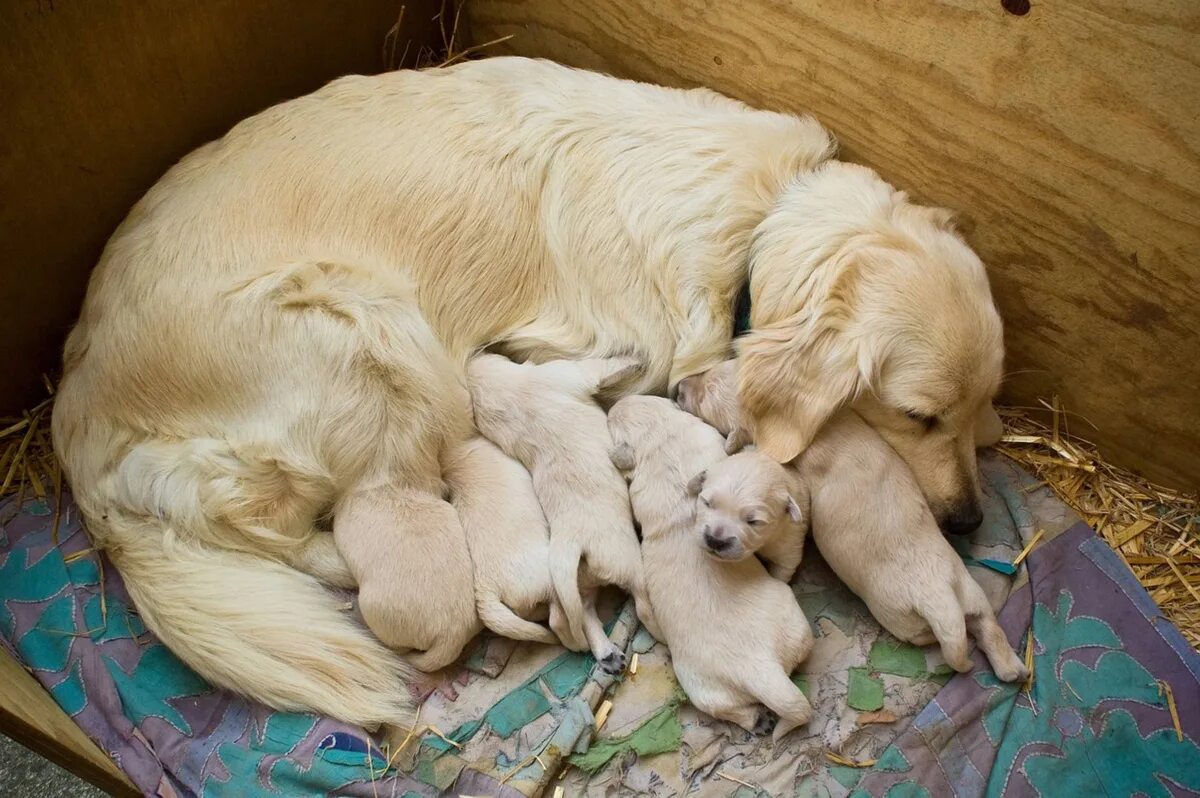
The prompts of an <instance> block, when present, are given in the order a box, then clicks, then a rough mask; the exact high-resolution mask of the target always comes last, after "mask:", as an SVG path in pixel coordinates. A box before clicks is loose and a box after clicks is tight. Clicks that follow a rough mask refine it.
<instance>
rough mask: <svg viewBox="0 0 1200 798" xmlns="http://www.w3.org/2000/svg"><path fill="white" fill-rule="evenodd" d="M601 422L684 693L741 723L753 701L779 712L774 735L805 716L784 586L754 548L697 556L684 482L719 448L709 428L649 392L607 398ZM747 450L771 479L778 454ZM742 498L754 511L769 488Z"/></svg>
mask: <svg viewBox="0 0 1200 798" xmlns="http://www.w3.org/2000/svg"><path fill="white" fill-rule="evenodd" d="M609 429H610V430H611V431H612V435H613V442H614V462H616V463H617V464H618V465H619V466H621V467H622V468H624V469H627V470H629V471H630V473H631V482H630V485H629V497H630V500H631V502H632V503H633V511H634V515H635V516H636V517H637V519H638V521H639V522H641V525H642V557H643V560H644V562H645V567H646V583H647V588H648V590H649V592H650V599H651V601H652V602H653V604H654V611H655V617H656V618H657V619H658V623H659V625H660V626H661V628H662V633H663V635H664V636H663V638H662V639H663V640H664V642H666V644H667V646H668V647H669V648H670V650H671V663H672V665H673V666H674V668H675V674H676V676H677V677H678V678H679V684H680V686H681V687H683V689H684V691H685V692H686V693H687V694H688V698H689V699H690V700H691V702H692V703H693V704H695V705H696V707H697V708H698V709H700V710H701V711H703V712H707V713H708V714H710V715H712V716H713V717H716V718H721V719H722V720H727V721H730V722H732V723H736V724H737V725H738V726H741V727H742V728H744V729H747V730H749V731H763V730H764V726H765V725H766V724H764V718H763V714H762V712H761V706H763V705H765V706H766V707H767V708H768V709H770V710H771V711H772V712H774V713H775V714H777V715H778V716H779V719H780V721H779V724H778V726H776V728H775V739H776V740H778V739H779V738H780V737H782V736H783V735H784V734H786V733H787V732H789V731H790V730H792V729H794V728H796V727H797V726H802V725H804V724H806V723H808V721H809V718H810V717H811V715H812V708H811V707H810V706H809V704H808V701H807V699H805V697H804V694H803V693H801V692H800V689H799V688H798V687H796V685H795V684H793V683H792V681H791V680H790V678H789V676H790V674H791V672H792V671H793V670H795V668H796V666H797V665H799V664H800V662H801V661H803V659H804V658H805V657H806V656H808V652H809V651H810V650H811V649H812V644H813V636H812V630H811V629H810V628H809V625H808V620H807V619H806V618H805V617H804V613H803V612H802V611H801V610H800V606H799V605H798V604H797V603H796V598H795V596H794V595H793V594H792V591H791V589H790V588H789V587H788V586H787V585H786V584H784V583H783V582H780V581H779V580H777V579H774V578H772V577H771V576H770V575H768V574H767V571H766V569H764V568H763V566H762V564H760V563H759V562H758V560H756V559H755V558H754V557H747V558H744V559H742V560H738V561H725V560H719V559H716V558H714V557H709V556H707V555H706V554H705V550H704V548H703V545H702V543H701V538H702V536H703V533H702V531H701V528H700V527H701V526H702V522H700V521H699V520H698V517H697V509H698V506H699V505H698V502H697V499H696V496H695V495H694V494H693V492H692V490H691V488H690V484H691V483H692V482H693V481H694V478H695V475H696V473H697V470H698V469H699V470H701V471H702V470H703V469H705V468H708V467H710V466H712V465H713V464H715V463H719V462H720V461H721V460H723V459H724V458H725V454H724V447H723V441H722V438H721V434H720V433H719V432H717V431H716V430H715V429H713V428H712V427H710V426H708V425H707V424H705V423H704V422H702V421H700V420H699V419H698V418H696V417H694V416H691V415H688V414H687V413H685V412H683V411H682V410H680V409H679V408H678V407H676V406H675V405H674V404H673V403H672V402H671V401H670V400H668V399H663V398H660V397H652V396H631V397H628V398H625V399H622V400H621V401H619V402H617V404H616V405H614V406H613V408H612V411H611V412H610V413H609ZM758 456H759V457H760V458H761V461H762V466H763V468H764V469H765V470H770V469H774V471H776V472H778V474H777V476H778V478H779V480H782V479H783V468H782V467H781V466H780V465H779V464H777V463H775V462H773V461H771V460H770V459H769V458H767V457H766V456H765V455H758ZM769 482H770V480H763V481H760V483H759V484H763V485H767V484H768V483H769ZM744 495H745V494H744ZM745 497H746V498H750V499H751V500H752V504H753V505H754V507H747V508H744V509H745V510H746V511H750V510H752V509H753V510H754V511H759V510H758V507H757V506H758V505H760V504H762V503H763V502H764V501H768V502H770V501H772V500H773V498H774V497H768V496H754V497H749V496H748V495H746V496H745ZM785 515H786V513H785ZM793 525H795V524H793Z"/></svg>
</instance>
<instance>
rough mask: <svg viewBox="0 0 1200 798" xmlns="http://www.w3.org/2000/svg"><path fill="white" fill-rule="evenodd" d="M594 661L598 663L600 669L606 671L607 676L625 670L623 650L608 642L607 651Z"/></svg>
mask: <svg viewBox="0 0 1200 798" xmlns="http://www.w3.org/2000/svg"><path fill="white" fill-rule="evenodd" d="M596 663H597V664H599V666H600V670H602V671H604V672H605V673H607V674H608V675H609V676H616V675H617V674H620V673H624V672H625V652H624V651H622V650H621V649H619V648H617V647H616V646H615V645H613V644H612V643H609V647H608V652H607V653H605V655H604V656H602V657H597V658H596Z"/></svg>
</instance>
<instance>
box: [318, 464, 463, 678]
mask: <svg viewBox="0 0 1200 798" xmlns="http://www.w3.org/2000/svg"><path fill="white" fill-rule="evenodd" d="M333 536H334V541H335V542H336V543H337V547H338V550H339V551H340V552H341V553H342V556H343V557H344V558H345V560H346V564H347V565H348V566H349V567H350V571H351V573H353V574H354V579H355V581H357V582H358V606H359V610H360V612H361V613H362V616H363V620H364V621H365V622H366V624H367V626H368V627H370V629H371V631H372V632H374V633H375V635H376V636H377V637H378V638H379V639H380V640H382V641H383V642H384V643H385V644H387V645H388V646H391V647H392V648H395V649H398V650H401V651H405V650H408V651H410V652H416V653H410V656H409V661H410V662H412V664H413V665H414V666H415V667H416V668H417V669H418V670H422V671H427V672H428V671H436V670H439V669H441V668H444V667H445V666H447V665H449V664H450V663H451V662H453V661H454V660H455V659H457V658H458V655H459V654H460V653H462V649H463V646H465V645H466V644H467V642H469V641H470V640H471V638H473V637H474V636H475V635H476V634H478V633H479V632H480V630H481V629H482V628H483V626H482V624H480V622H479V615H478V613H477V612H476V610H475V588H474V583H473V572H472V569H471V556H470V554H469V553H468V550H467V538H466V534H465V533H464V532H463V527H462V524H461V523H460V522H459V519H458V514H457V513H456V512H455V511H454V508H453V507H451V506H450V504H448V503H447V502H445V501H443V500H442V499H440V498H439V497H437V496H436V495H434V494H432V493H427V492H424V491H417V490H410V489H406V488H400V487H396V486H394V485H390V484H385V485H381V486H378V487H374V488H367V489H357V490H354V491H351V492H349V493H348V494H347V495H346V496H345V497H344V498H343V499H342V501H341V502H340V504H339V505H338V507H337V508H335V510H334V516H333Z"/></svg>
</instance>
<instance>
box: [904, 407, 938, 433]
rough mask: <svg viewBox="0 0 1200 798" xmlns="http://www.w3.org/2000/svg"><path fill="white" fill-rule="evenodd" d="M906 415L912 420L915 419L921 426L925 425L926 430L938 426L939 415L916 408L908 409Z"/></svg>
mask: <svg viewBox="0 0 1200 798" xmlns="http://www.w3.org/2000/svg"><path fill="white" fill-rule="evenodd" d="M904 415H906V416H908V417H909V419H910V420H912V421H915V422H917V423H918V424H920V425H921V426H923V427H925V430H926V431H929V430H931V429H933V428H934V427H936V426H937V421H938V420H937V416H927V415H925V414H924V413H918V412H917V411H916V410H907V411H905V413H904Z"/></svg>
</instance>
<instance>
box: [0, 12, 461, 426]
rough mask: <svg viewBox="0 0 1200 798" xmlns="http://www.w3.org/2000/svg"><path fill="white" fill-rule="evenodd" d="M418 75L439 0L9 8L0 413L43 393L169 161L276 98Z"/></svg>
mask: <svg viewBox="0 0 1200 798" xmlns="http://www.w3.org/2000/svg"><path fill="white" fill-rule="evenodd" d="M402 5H404V6H406V9H405V14H404V23H405V24H404V25H403V26H402V30H401V31H400V38H399V44H400V49H401V50H402V48H403V45H404V43H405V42H406V41H408V40H409V39H412V40H413V45H412V47H410V48H409V54H410V59H409V61H410V62H411V61H412V60H413V59H412V56H415V54H416V53H417V50H418V48H419V46H420V45H421V44H422V43H427V42H431V40H432V39H431V34H432V25H431V22H430V20H431V18H432V16H433V14H434V13H435V11H436V9H437V8H439V7H440V2H438V0H255V1H254V2H245V1H244V0H168V1H167V2H144V0H106V2H90V1H87V2H85V1H83V0H7V2H3V3H0V45H2V46H0V114H2V117H3V122H2V123H0V256H2V257H0V373H3V375H4V376H3V379H0V416H4V415H8V414H13V413H16V412H17V411H19V410H20V409H21V408H23V407H28V406H29V405H31V404H33V403H35V402H36V401H39V400H40V399H42V398H44V396H45V389H44V388H43V386H42V381H41V374H42V372H50V373H51V374H53V373H54V372H56V371H57V369H58V367H59V359H60V357H61V347H62V341H63V338H64V337H65V335H66V332H67V330H68V329H69V327H70V325H71V324H72V323H73V322H74V320H75V317H76V315H77V314H78V313H79V304H80V302H81V301H82V299H83V292H84V288H85V286H86V284H87V276H88V274H89V273H90V271H91V268H92V266H93V265H94V264H95V262H96V259H97V257H98V256H99V254H100V250H101V248H102V247H103V246H104V242H105V241H106V240H107V239H108V237H109V235H111V234H112V231H113V229H114V228H115V227H116V225H117V224H118V223H119V222H120V221H121V219H122V218H123V217H124V216H125V214H126V213H127V212H128V211H129V208H130V207H131V206H132V205H133V203H134V202H135V201H137V199H138V198H139V197H140V196H141V195H142V194H143V193H144V192H145V191H146V189H147V188H149V187H150V186H151V184H153V183H154V181H155V180H157V179H158V178H159V176H161V175H162V173H163V172H164V171H165V170H166V169H167V167H169V166H170V165H171V164H172V163H174V162H175V161H176V160H178V159H179V158H180V157H181V156H183V155H185V154H187V153H188V152H189V151H190V150H192V149H194V148H195V147H197V146H198V145H200V144H202V143H204V142H205V141H208V140H210V139H213V138H216V137H217V136H220V135H221V134H222V133H224V132H225V131H226V130H227V129H228V128H229V127H231V126H232V125H233V124H235V123H236V122H238V121H239V120H241V119H242V118H244V117H246V116H249V115H250V114H252V113H254V112H256V111H259V110H261V109H263V108H265V107H267V106H269V105H272V104H273V103H276V102H279V101H280V100H284V99H288V98H291V97H296V96H299V95H301V94H305V93H307V92H309V91H312V90H313V89H316V88H318V87H319V86H321V85H322V84H324V83H326V82H327V81H329V80H332V79H333V78H335V77H338V76H340V75H344V74H347V73H351V72H378V71H379V70H380V69H381V68H382V67H383V62H384V54H383V39H384V36H385V34H386V33H387V31H388V29H389V28H390V27H391V26H392V25H393V24H394V23H395V22H396V19H397V16H398V14H399V12H400V9H401V6H402Z"/></svg>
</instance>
